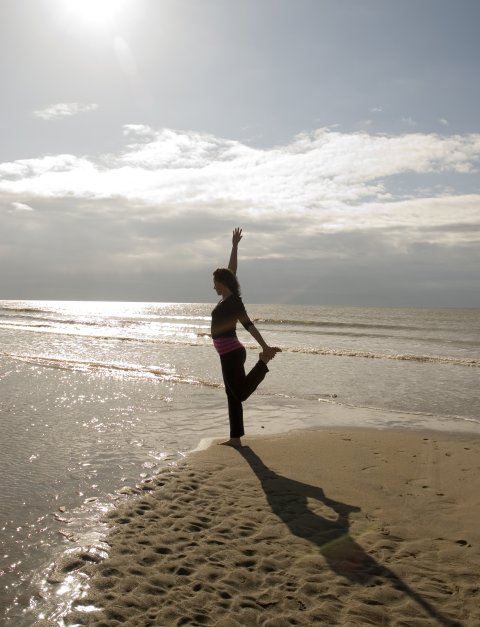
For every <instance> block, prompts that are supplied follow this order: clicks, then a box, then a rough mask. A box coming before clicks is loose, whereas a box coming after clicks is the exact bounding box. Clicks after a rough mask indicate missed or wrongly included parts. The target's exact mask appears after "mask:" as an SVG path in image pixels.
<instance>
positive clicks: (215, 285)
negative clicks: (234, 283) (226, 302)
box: [213, 279, 225, 296]
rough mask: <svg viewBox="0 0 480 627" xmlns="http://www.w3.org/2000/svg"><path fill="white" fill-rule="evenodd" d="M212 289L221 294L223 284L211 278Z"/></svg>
mask: <svg viewBox="0 0 480 627" xmlns="http://www.w3.org/2000/svg"><path fill="white" fill-rule="evenodd" d="M213 289H214V290H215V291H216V292H217V294H218V295H219V296H221V295H222V294H223V290H224V289H225V285H224V284H223V283H220V282H219V281H215V279H213Z"/></svg>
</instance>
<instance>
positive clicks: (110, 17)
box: [64, 0, 128, 26]
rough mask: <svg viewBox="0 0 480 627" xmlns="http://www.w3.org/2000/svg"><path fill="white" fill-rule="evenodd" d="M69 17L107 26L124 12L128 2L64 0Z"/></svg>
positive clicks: (113, 0)
mask: <svg viewBox="0 0 480 627" xmlns="http://www.w3.org/2000/svg"><path fill="white" fill-rule="evenodd" d="M64 3H65V5H64V6H65V9H67V10H68V12H69V13H70V15H71V17H73V18H76V19H79V20H82V21H85V22H89V23H91V24H93V25H99V26H101V25H104V24H109V23H111V22H112V21H114V20H115V18H116V17H117V16H118V15H119V14H120V13H122V12H123V11H124V10H125V7H126V5H127V3H128V0H64Z"/></svg>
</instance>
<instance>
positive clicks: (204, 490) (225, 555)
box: [53, 430, 480, 627]
mask: <svg viewBox="0 0 480 627" xmlns="http://www.w3.org/2000/svg"><path fill="white" fill-rule="evenodd" d="M479 452H480V438H478V437H476V436H466V435H461V436H460V435H458V436H456V435H451V434H440V433H431V432H426V433H419V432H394V431H373V430H336V431H330V430H329V431H302V432H297V433H291V434H289V435H283V436H278V437H270V438H250V439H249V438H247V439H245V446H244V447H243V448H242V449H238V450H236V449H232V448H229V447H223V446H215V445H212V446H210V448H208V449H207V450H204V451H200V452H196V453H193V454H191V455H190V456H189V457H188V458H187V460H186V462H185V463H184V464H183V465H182V466H181V467H180V468H177V469H175V470H173V471H171V470H169V471H165V472H163V473H162V474H161V475H159V476H158V477H157V478H156V479H155V480H154V481H153V482H151V483H148V484H145V485H143V486H140V488H139V489H138V497H137V498H135V499H134V500H132V501H130V502H128V503H127V504H124V505H122V506H121V507H119V508H118V509H116V510H115V511H113V512H112V513H111V514H110V515H109V519H110V523H111V525H112V528H111V533H110V537H109V543H110V544H111V550H110V556H109V558H108V559H107V560H105V561H101V562H98V563H96V564H95V563H94V562H95V561H97V560H96V559H95V558H94V556H88V554H83V555H77V556H72V558H71V559H72V560H74V559H76V562H71V563H63V564H59V565H58V567H57V572H56V575H57V576H58V578H59V579H61V577H62V574H65V573H67V572H72V570H82V569H83V570H84V571H85V572H90V573H92V574H93V578H92V581H91V586H90V589H89V592H88V593H87V596H86V597H85V598H83V599H81V600H79V601H78V602H77V607H76V608H75V609H74V611H73V612H72V613H71V614H70V616H69V617H67V620H66V622H67V624H81V625H104V626H114V625H131V626H133V625H137V626H146V625H152V626H153V625H155V626H159V625H165V626H170V625H216V626H219V627H220V626H222V627H233V626H238V625H247V626H249V627H250V626H255V625H264V626H271V627H282V626H283V625H306V626H307V625H308V626H311V625H317V624H318V625H342V626H345V625H352V626H353V625H355V626H358V625H408V626H409V627H411V626H421V625H422V626H425V625H432V626H433V625H467V626H470V625H471V626H473V625H479V624H480V606H479V604H478V593H479V584H480V581H479V575H478V573H479V572H480V530H479V526H478V520H480V497H479V495H480V473H479V463H480V461H479V460H480V456H479ZM53 576H55V573H54V574H53ZM87 610H88V611H87Z"/></svg>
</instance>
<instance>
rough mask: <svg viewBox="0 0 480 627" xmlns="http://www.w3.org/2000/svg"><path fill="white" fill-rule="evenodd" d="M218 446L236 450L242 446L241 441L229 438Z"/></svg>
mask: <svg viewBox="0 0 480 627" xmlns="http://www.w3.org/2000/svg"><path fill="white" fill-rule="evenodd" d="M218 444H219V445H220V446H234V447H237V448H238V447H240V446H242V441H241V439H240V438H230V439H229V440H227V441H226V442H219V443H218Z"/></svg>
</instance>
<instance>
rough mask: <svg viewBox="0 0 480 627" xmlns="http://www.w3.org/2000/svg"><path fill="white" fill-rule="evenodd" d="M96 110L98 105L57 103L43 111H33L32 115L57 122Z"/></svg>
mask: <svg viewBox="0 0 480 627" xmlns="http://www.w3.org/2000/svg"><path fill="white" fill-rule="evenodd" d="M95 109H98V104H82V103H80V102H59V103H57V104H53V105H50V106H49V107H46V108H45V109H39V110H37V111H34V112H33V114H34V115H35V116H36V117H37V118H42V120H58V119H60V118H66V117H70V116H72V115H79V114H80V113H88V112H89V111H95Z"/></svg>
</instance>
